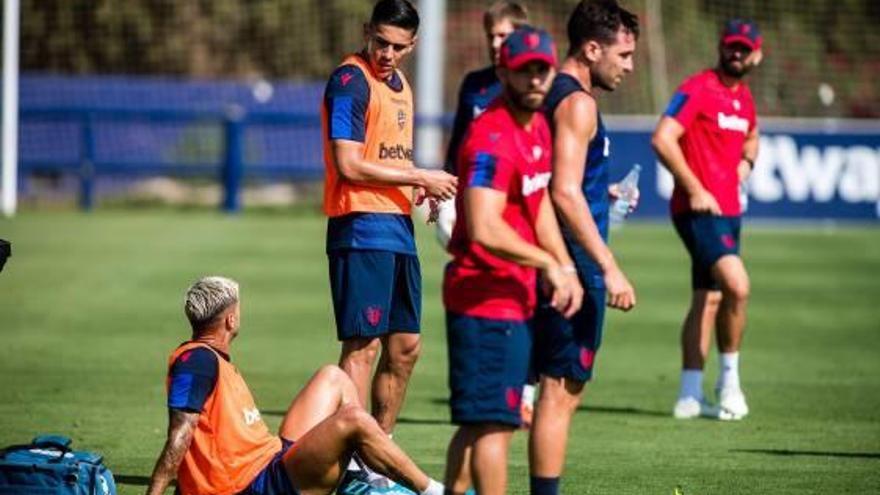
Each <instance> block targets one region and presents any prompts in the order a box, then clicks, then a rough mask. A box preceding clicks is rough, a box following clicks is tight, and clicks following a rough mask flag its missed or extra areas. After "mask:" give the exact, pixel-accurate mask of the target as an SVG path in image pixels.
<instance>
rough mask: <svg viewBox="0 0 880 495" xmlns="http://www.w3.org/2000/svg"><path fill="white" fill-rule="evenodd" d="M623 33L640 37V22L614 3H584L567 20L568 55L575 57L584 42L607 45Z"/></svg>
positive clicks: (612, 0)
mask: <svg viewBox="0 0 880 495" xmlns="http://www.w3.org/2000/svg"><path fill="white" fill-rule="evenodd" d="M621 29H623V30H624V31H626V32H630V33H632V34H633V36H635V37H636V38H638V37H639V18H638V17H636V15H635V14H633V13H632V12H630V11H628V10H626V9H624V8H623V7H621V6H620V5H619V4H618V3H617V0H583V1H582V2H581V3H579V4H578V5H577V7H575V9H574V12H572V13H571V17H569V18H568V54H569V55H573V54H575V53H577V51H578V50H579V49H580V47H581V46H582V45H583V44H584V43H586V42H587V41H590V40H593V41H598V42H599V43H601V44H603V45H610V44H612V43H614V40H616V39H617V32H618V31H620V30H621Z"/></svg>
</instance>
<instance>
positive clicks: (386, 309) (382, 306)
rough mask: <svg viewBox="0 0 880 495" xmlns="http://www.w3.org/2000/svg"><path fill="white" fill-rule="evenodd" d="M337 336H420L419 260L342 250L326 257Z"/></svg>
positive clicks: (420, 289)
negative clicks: (410, 334) (328, 265)
mask: <svg viewBox="0 0 880 495" xmlns="http://www.w3.org/2000/svg"><path fill="white" fill-rule="evenodd" d="M327 258H328V259H329V261H330V292H331V293H332V295H333V312H334V314H335V315H336V337H337V338H338V339H339V340H349V339H354V338H360V337H378V336H381V335H385V334H387V333H389V332H403V333H419V328H420V325H419V321H420V315H421V311H422V274H421V270H420V268H419V259H418V257H416V256H412V255H407V254H400V253H394V252H391V251H371V250H357V249H340V250H335V251H331V252H329V253H327Z"/></svg>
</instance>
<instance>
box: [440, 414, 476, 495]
mask: <svg viewBox="0 0 880 495" xmlns="http://www.w3.org/2000/svg"><path fill="white" fill-rule="evenodd" d="M473 433H474V430H473V428H459V429H457V430H456V431H455V434H454V435H453V436H452V440H450V441H449V448H448V449H447V450H446V474H445V476H444V478H443V484H444V485H446V489H447V490H448V491H449V492H450V493H451V494H452V495H462V494H464V493H465V492H466V491H467V490H468V488H470V487H471V486H472V485H473V481H472V478H471V454H472V453H473V444H474V437H473Z"/></svg>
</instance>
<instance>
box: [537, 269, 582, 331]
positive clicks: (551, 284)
mask: <svg viewBox="0 0 880 495" xmlns="http://www.w3.org/2000/svg"><path fill="white" fill-rule="evenodd" d="M542 279H543V280H544V282H545V284H546V288H547V290H548V291H549V296H550V306H551V307H553V308H554V309H556V310H557V311H559V312H560V313H562V315H563V316H565V317H566V318H571V316H572V315H573V314H575V313H576V312H577V310H578V309H580V307H581V303H582V302H583V296H584V289H583V288H582V287H581V286H580V282H577V283H576V284H572V277H571V275H570V274H569V273H566V271H565V269H563V267H562V266H560V265H552V266H550V267H548V268H546V269H545V270H544V271H543V273H542Z"/></svg>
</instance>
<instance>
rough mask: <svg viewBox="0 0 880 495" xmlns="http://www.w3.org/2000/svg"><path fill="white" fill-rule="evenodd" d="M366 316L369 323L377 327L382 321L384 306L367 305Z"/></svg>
mask: <svg viewBox="0 0 880 495" xmlns="http://www.w3.org/2000/svg"><path fill="white" fill-rule="evenodd" d="M364 316H366V317H367V323H369V324H370V326H373V327H375V326H376V325H378V324H379V322H380V321H382V308H380V307H379V306H367V307H366V309H364Z"/></svg>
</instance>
